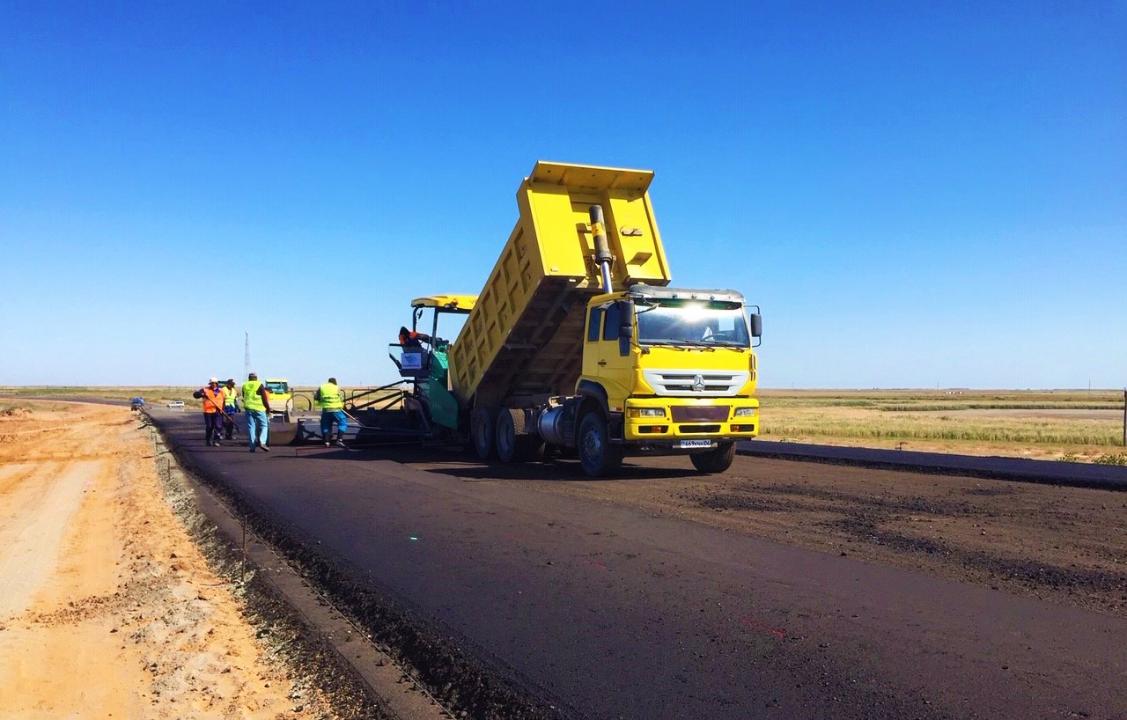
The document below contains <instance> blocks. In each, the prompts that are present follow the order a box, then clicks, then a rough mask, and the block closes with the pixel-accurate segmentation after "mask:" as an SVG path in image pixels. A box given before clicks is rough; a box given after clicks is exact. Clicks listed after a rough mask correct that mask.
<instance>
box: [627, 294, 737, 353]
mask: <svg viewBox="0 0 1127 720" xmlns="http://www.w3.org/2000/svg"><path fill="white" fill-rule="evenodd" d="M636 307H637V308H638V310H637V315H638V342H639V343H641V344H643V345H708V346H715V345H720V346H724V347H741V348H746V347H748V346H749V345H750V344H751V343H750V340H749V338H748V331H747V320H746V319H745V318H744V310H743V306H742V305H741V304H740V303H732V302H704V301H701V300H661V301H659V302H653V303H640V302H639V303H636Z"/></svg>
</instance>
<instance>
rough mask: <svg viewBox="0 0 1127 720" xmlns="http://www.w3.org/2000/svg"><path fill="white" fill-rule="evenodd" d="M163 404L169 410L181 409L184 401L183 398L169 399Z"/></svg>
mask: <svg viewBox="0 0 1127 720" xmlns="http://www.w3.org/2000/svg"><path fill="white" fill-rule="evenodd" d="M165 405H167V406H168V409H169V410H183V409H184V401H183V400H169V401H168V402H167V403H165Z"/></svg>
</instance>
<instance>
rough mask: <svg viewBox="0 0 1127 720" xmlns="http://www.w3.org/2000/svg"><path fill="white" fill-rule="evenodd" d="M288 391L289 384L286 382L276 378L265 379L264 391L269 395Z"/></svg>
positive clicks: (282, 393) (283, 393)
mask: <svg viewBox="0 0 1127 720" xmlns="http://www.w3.org/2000/svg"><path fill="white" fill-rule="evenodd" d="M289 391H290V384H289V383H286V382H279V381H277V380H267V381H266V392H268V393H270V394H271V395H285V394H286V393H288V392H289Z"/></svg>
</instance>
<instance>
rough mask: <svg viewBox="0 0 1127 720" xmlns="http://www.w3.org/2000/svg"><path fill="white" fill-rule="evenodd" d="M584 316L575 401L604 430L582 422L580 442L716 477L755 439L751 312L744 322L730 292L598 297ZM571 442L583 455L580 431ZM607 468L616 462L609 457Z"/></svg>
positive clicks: (643, 288)
mask: <svg viewBox="0 0 1127 720" xmlns="http://www.w3.org/2000/svg"><path fill="white" fill-rule="evenodd" d="M587 307H588V310H587V322H586V332H585V334H584V344H583V371H582V375H581V376H580V378H579V381H578V383H577V386H576V393H577V395H579V396H581V397H585V398H589V399H593V400H594V401H596V402H597V403H598V405H599V407H598V408H597V410H598V411H599V412H601V413H602V415H603V417H604V419H605V424H606V427H605V429H604V428H598V427H595V426H593V424H592V423H588V426H589V427H588V432H589V433H590V432H603V433H605V438H595V439H594V441H593V443H594V445H600V444H602V443H609V444H611V445H612V446H614V445H623V446H626V448H624V449H635V450H638V451H642V452H647V451H648V452H678V451H681V452H690V453H692V454H693V458H694V463H695V464H697V465H698V467H699V466H701V465H704V466H705V467H708V468H718V467H719V466H720V465H723V468H720V469H726V467H727V466H728V465H730V464H731V457H732V453H733V450H734V441H736V440H739V439H751V438H753V437H755V436H756V435H757V434H758V430H759V401H758V400H757V399H756V397H755V387H756V358H755V351H754V350H753V347H752V343H753V339H754V338H757V337H758V336H759V335H760V334H761V325H762V323H761V320H760V315H759V312H758V308H757V307H756V308H755V311H756V312H754V313H753V314H750V315H749V314H748V311H747V308H746V306H745V303H744V298H743V295H741V294H740V293H738V292H735V291H732V290H686V289H677V288H666V287H651V286H647V285H635V286H633V287H631V288H630V289H629V290H627V291H624V292H614V293H607V294H603V295H598V296H596V297H594V298H592V299H591V301H590V302H589V303H588V306H587ZM581 422H582V421H581ZM576 439H577V445H578V447H579V449H580V451H581V454H582V451H583V450H584V448H585V447H586V449H587V450H588V451H591V450H592V442H585V440H584V437H583V432H579V433H578V437H577V438H576ZM581 459H582V458H581ZM590 460H591V461H592V462H594V463H595V464H596V465H602V464H603V463H602V462H601V461H600V460H599V459H598V458H590ZM607 460H608V462H609V463H610V464H613V463H615V462H616V459H615V457H614V451H613V450H612V451H611V457H609V458H607ZM701 469H704V468H701Z"/></svg>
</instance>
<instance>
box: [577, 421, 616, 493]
mask: <svg viewBox="0 0 1127 720" xmlns="http://www.w3.org/2000/svg"><path fill="white" fill-rule="evenodd" d="M578 440H579V443H578V445H579V447H578V448H577V449H578V451H579V463H580V464H581V465H582V466H583V472H584V473H586V474H587V476H588V477H602V476H604V475H609V474H611V473H613V472H614V471H615V470H617V469H618V466H619V465H621V464H622V447H620V446H618V445H612V444H611V443H610V433H609V432H608V431H607V421H606V418H604V417H603V416H602V413H598V412H589V413H587V414H586V415H584V416H583V420H581V421H580V422H579V437H578Z"/></svg>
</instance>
